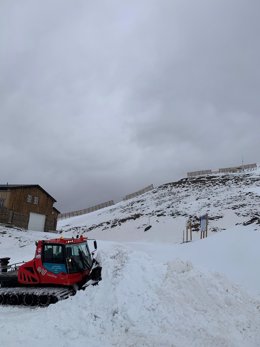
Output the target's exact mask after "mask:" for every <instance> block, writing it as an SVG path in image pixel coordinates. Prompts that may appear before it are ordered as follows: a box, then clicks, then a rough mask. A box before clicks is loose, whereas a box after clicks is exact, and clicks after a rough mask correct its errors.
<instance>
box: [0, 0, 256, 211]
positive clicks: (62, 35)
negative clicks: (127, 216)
mask: <svg viewBox="0 0 260 347" xmlns="http://www.w3.org/2000/svg"><path fill="white" fill-rule="evenodd" d="M259 34H260V1H259V0H244V1H243V0H196V1H193V0H189V1H187V0H124V1H122V0H95V1H93V0H92V1H90V0H77V1H69V0H42V1H36V0H31V1H29V0H23V1H21V0H13V1H10V0H1V1H0V42H1V45H0V120H1V127H0V134H1V135H0V149H1V150H0V165H1V166H0V167H1V170H0V183H6V182H9V183H10V184H11V183H26V184H27V183H28V184H40V185H41V186H42V187H43V188H44V189H45V190H47V191H48V192H49V193H50V194H51V195H52V196H54V198H56V200H57V203H56V207H57V208H58V209H60V210H61V211H62V212H65V211H71V210H77V209H81V208H85V207H89V206H92V205H94V204H97V203H101V202H104V201H107V200H111V199H114V200H116V201H118V200H119V199H121V198H122V197H123V196H124V195H126V194H128V193H131V192H134V191H136V190H139V189H141V188H143V187H145V186H147V185H149V184H151V183H153V184H154V185H155V186H157V185H160V184H163V183H166V182H170V181H173V180H176V179H179V178H182V177H185V176H186V172H187V171H195V170H200V169H216V168H219V167H225V166H235V165H240V164H241V162H242V160H243V161H244V163H254V162H256V163H259V162H260V154H259V153H260V152H259V148H260V68H259V64H260V39H259Z"/></svg>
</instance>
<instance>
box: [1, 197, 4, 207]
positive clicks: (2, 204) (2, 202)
mask: <svg viewBox="0 0 260 347" xmlns="http://www.w3.org/2000/svg"><path fill="white" fill-rule="evenodd" d="M4 204H5V199H2V198H0V208H1V207H4Z"/></svg>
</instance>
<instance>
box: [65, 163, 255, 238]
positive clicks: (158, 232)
mask: <svg viewBox="0 0 260 347" xmlns="http://www.w3.org/2000/svg"><path fill="white" fill-rule="evenodd" d="M259 204H260V169H258V170H257V171H253V172H252V173H241V174H230V175H209V176H205V177H197V178H192V179H182V180H180V181H178V182H173V183H169V184H165V185H162V186H160V187H158V188H156V189H154V190H153V191H151V192H148V193H146V194H143V195H142V196H140V197H138V198H135V199H132V200H129V201H125V202H120V203H118V204H117V205H115V206H113V207H109V208H105V209H103V210H100V211H96V212H94V213H91V214H89V215H82V216H78V217H74V218H71V219H69V220H68V219H65V220H61V221H60V222H59V228H60V230H61V231H70V232H71V231H73V232H74V233H75V234H76V233H78V232H80V233H81V232H89V235H95V236H96V237H99V238H101V239H103V240H105V239H107V240H112V239H113V240H119V239H120V240H129V241H133V240H140V239H141V240H146V241H151V240H154V241H161V242H163V241H166V242H169V241H170V242H181V241H182V237H183V230H184V229H185V225H186V221H187V219H188V217H192V218H193V220H194V225H195V228H194V230H198V226H199V225H198V222H199V216H201V215H203V214H205V213H208V215H209V229H210V232H216V231H222V230H225V229H228V228H230V227H233V226H235V225H243V224H245V225H249V224H253V228H254V229H256V230H260V212H259ZM196 224H197V228H196ZM148 225H151V226H152V228H151V229H150V230H149V232H144V229H145V227H146V226H148ZM92 231H95V233H94V234H93V233H92ZM97 231H98V234H97V233H96V232H97ZM119 231H120V232H119ZM197 237H198V235H197ZM194 238H196V233H195V234H194Z"/></svg>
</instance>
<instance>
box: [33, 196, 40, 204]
mask: <svg viewBox="0 0 260 347" xmlns="http://www.w3.org/2000/svg"><path fill="white" fill-rule="evenodd" d="M33 203H34V205H38V204H39V197H38V196H34V197H33Z"/></svg>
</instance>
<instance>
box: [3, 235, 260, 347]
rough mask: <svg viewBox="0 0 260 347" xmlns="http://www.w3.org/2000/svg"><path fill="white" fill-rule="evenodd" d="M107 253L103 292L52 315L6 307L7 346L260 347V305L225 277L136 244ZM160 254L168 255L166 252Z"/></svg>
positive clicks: (108, 248) (110, 246)
mask: <svg viewBox="0 0 260 347" xmlns="http://www.w3.org/2000/svg"><path fill="white" fill-rule="evenodd" d="M198 243H199V242H198ZM143 247H144V246H143ZM179 247H181V245H180V246H179ZM101 248H102V251H101V257H102V259H103V266H104V271H103V281H102V282H101V283H100V285H99V286H96V287H91V288H88V289H87V290H86V291H84V292H79V293H78V294H77V295H76V296H74V297H71V298H70V299H68V300H65V301H62V302H59V303H58V304H56V305H53V306H50V307H49V308H46V309H42V308H35V309H29V308H21V307H1V308H0V310H1V313H2V314H1V315H0V327H1V344H2V345H3V346H6V347H9V346H10V347H11V346H12V347H13V346H28V347H31V346H35V345H37V346H45V345H46V343H48V344H50V343H51V344H53V345H55V346H58V347H59V346H63V347H65V346H66V347H67V346H68V347H69V346H74V345H75V346H79V347H80V346H82V347H83V346H86V345H88V346H92V347H95V346H96V347H98V346H105V347H106V346H107V347H109V346H122V345H124V346H129V347H130V346H147V347H148V346H149V347H150V346H165V347H168V346H169V347H170V346H188V345H189V346H228V347H230V346H234V347H235V346H236V347H237V346H248V347H250V346H252V347H253V346H258V345H260V301H258V300H257V299H254V298H251V297H250V296H249V295H248V294H246V293H245V292H244V291H242V290H241V289H240V288H239V287H238V286H237V285H234V284H232V283H231V282H230V281H229V280H228V279H227V278H226V277H224V276H223V275H220V274H214V273H207V272H201V271H199V270H198V269H196V268H194V266H193V265H192V263H191V262H187V261H183V260H180V259H173V260H170V261H167V262H161V261H158V257H152V256H150V255H148V253H149V252H143V251H136V250H134V248H135V247H134V245H133V244H132V245H124V244H118V243H112V242H110V243H109V242H106V243H103V244H102V247H101ZM157 252H158V253H159V254H163V247H160V246H159V247H158V248H157ZM14 327H15V333H14Z"/></svg>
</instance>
